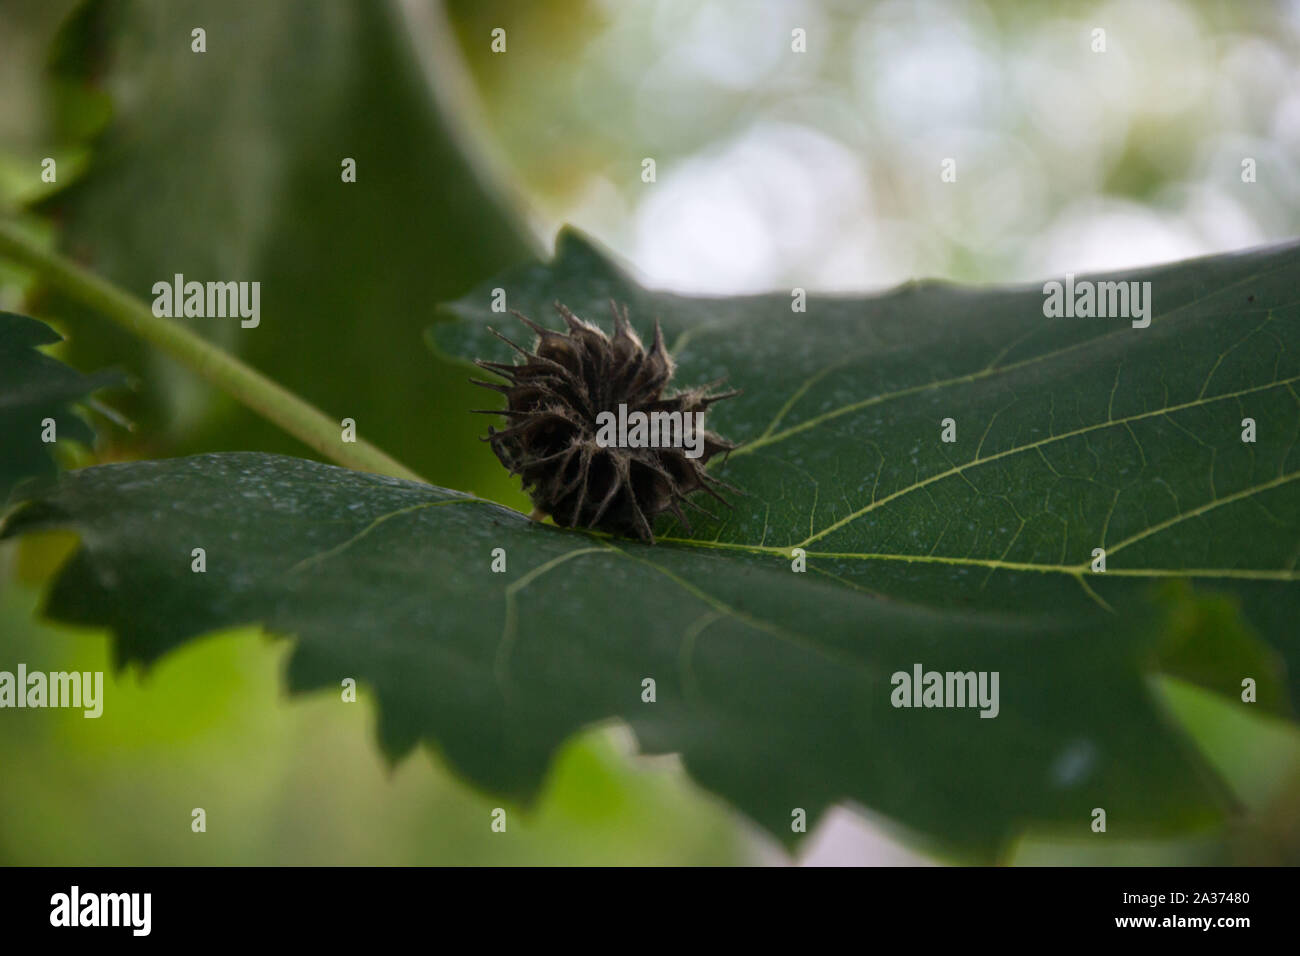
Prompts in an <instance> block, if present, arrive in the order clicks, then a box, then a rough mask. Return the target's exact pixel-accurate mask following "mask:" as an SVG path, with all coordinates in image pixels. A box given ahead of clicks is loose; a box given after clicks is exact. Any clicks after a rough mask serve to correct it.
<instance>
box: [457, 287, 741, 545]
mask: <svg viewBox="0 0 1300 956" xmlns="http://www.w3.org/2000/svg"><path fill="white" fill-rule="evenodd" d="M610 307H611V308H612V309H613V312H614V335H613V336H612V337H610V336H607V335H606V334H605V333H604V332H603V331H601V330H600V329H599V328H597V327H596V326H594V325H591V324H590V323H588V322H584V321H583V320H582V319H580V318H578V317H577V316H576V315H574V314H573V312H572V311H570V310H569V309H568V308H566V307H565V306H563V305H561V304H560V303H559V302H557V303H555V309H556V311H557V312H559V314H560V317H561V318H562V319H563V320H564V323H565V326H566V329H565V330H564V331H555V330H553V329H548V328H545V327H543V326H541V325H538V324H537V323H535V322H533V321H532V320H531V319H529V318H527V317H526V316H524V315H521V314H520V313H518V312H514V313H513V314H514V316H515V317H516V318H518V319H519V321H520V322H522V323H523V324H524V325H526V326H527V327H528V328H529V329H531V330H532V332H533V333H534V334H535V335H536V342H535V343H534V345H533V348H532V351H529V350H527V349H524V348H523V347H521V346H519V345H516V344H515V343H514V342H512V341H510V339H508V338H506V337H505V336H504V335H501V333H499V332H497V331H496V330H495V329H493V330H491V331H492V333H493V334H494V335H496V336H497V337H498V338H500V339H502V340H503V341H504V342H506V344H508V345H509V346H510V347H511V348H512V349H514V350H515V352H516V353H518V356H519V361H517V362H516V363H515V364H513V365H506V364H503V363H500V362H486V361H483V360H482V359H479V360H477V361H476V364H477V365H478V366H479V367H480V368H484V369H487V370H488V371H490V372H492V373H493V374H495V375H498V376H500V377H501V378H503V379H504V380H505V381H506V382H507V383H508V384H505V385H502V384H498V383H495V382H482V381H478V380H477V379H471V380H470V381H472V382H474V384H476V385H481V386H483V387H484V388H490V389H492V390H493V391H497V392H501V393H502V394H504V395H505V397H506V407H505V408H504V409H500V410H493V411H486V410H484V411H486V413H487V414H495V415H503V416H505V418H506V427H505V428H502V429H496V428H489V429H488V435H487V438H486V439H485V440H486V441H488V442H490V443H491V444H492V450H493V451H494V452H496V456H497V458H499V459H500V460H501V463H502V464H503V465H505V466H506V468H507V469H508V470H509V471H510V473H511V474H515V475H520V476H521V477H522V479H523V486H524V490H525V491H526V492H527V493H528V495H529V496H530V497H531V498H532V500H533V504H534V506H535V507H536V509H537V510H538V511H540V512H543V513H545V514H548V515H550V516H551V517H552V518H553V519H554V521H555V523H556V524H558V525H563V526H564V527H570V528H594V529H597V530H600V531H607V532H610V533H612V534H620V535H626V536H629V537H636V538H640V539H642V540H643V541H651V542H653V541H654V532H653V531H652V530H651V528H652V525H653V524H654V519H655V518H656V516H658V515H659V514H661V513H662V512H664V511H668V512H671V513H672V514H673V515H675V516H676V517H677V518H678V519H679V520H680V521H681V522H682V523H683V524H685V525H686V526H687V527H689V526H690V525H689V523H688V522H687V520H686V515H685V514H684V513H683V512H682V507H681V506H682V505H683V504H686V505H688V506H690V507H694V508H696V509H697V510H700V511H705V509H703V508H700V507H699V506H698V505H697V504H694V503H693V502H691V501H689V500H688V496H690V495H692V494H693V493H695V492H698V491H702V492H705V493H706V494H708V495H711V496H712V497H714V498H716V499H717V500H718V501H720V502H722V503H723V504H727V500H726V499H725V498H724V497H723V496H722V495H721V494H720V493H719V489H720V488H727V489H730V490H735V489H732V488H731V486H730V485H727V484H726V483H725V482H723V481H720V480H719V479H717V478H714V477H713V476H712V475H709V474H708V473H707V472H706V471H705V470H704V466H705V464H707V463H708V461H709V459H710V458H712V457H713V456H714V455H717V454H718V453H720V452H724V453H725V452H728V451H730V450H731V449H733V448H735V447H736V446H735V445H733V444H732V443H731V442H729V441H727V440H726V439H725V438H722V437H720V436H719V435H716V434H714V433H712V432H708V431H706V432H704V434H703V436H702V445H703V448H702V452H701V454H700V456H699V457H698V458H688V457H687V455H686V451H685V449H683V448H622V447H601V446H600V445H599V444H598V443H597V441H596V434H597V431H598V426H597V416H598V415H599V414H600V413H601V412H604V411H608V412H613V413H615V414H617V410H618V406H619V405H620V404H625V405H626V406H627V410H628V412H629V413H631V412H634V411H641V412H645V413H647V414H649V413H651V412H682V413H684V414H683V421H684V420H685V413H695V412H704V411H706V410H707V409H708V407H709V406H710V405H712V404H713V403H714V402H717V401H720V400H722V399H724V398H730V397H731V396H732V395H735V394H737V393H736V392H734V391H733V392H723V393H717V394H715V393H713V388H714V387H716V386H717V385H718V384H720V383H719V382H711V383H709V384H708V385H702V386H699V387H697V388H691V389H687V390H685V391H681V392H674V393H673V394H665V390H666V389H667V387H668V383H669V381H670V380H671V379H672V377H673V361H672V357H671V356H669V354H668V350H667V349H666V348H665V347H664V339H663V332H662V330H661V329H660V328H659V323H658V322H656V323H655V336H654V341H653V342H652V343H651V345H650V348H649V349H646V347H645V346H644V345H642V343H641V340H640V338H638V337H637V334H636V332H635V331H633V329H632V326H631V324H630V322H629V319H628V310H627V306H624V307H623V309H622V311H620V310H619V308H618V306H617V305H616V304H615V303H613V302H611V303H610ZM705 513H706V514H708V512H707V511H705Z"/></svg>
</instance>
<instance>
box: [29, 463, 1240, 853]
mask: <svg viewBox="0 0 1300 956" xmlns="http://www.w3.org/2000/svg"><path fill="white" fill-rule="evenodd" d="M53 527H68V528H71V529H73V530H75V531H76V532H78V533H79V534H80V535H81V538H82V541H83V544H84V547H83V550H81V551H79V552H78V553H77V554H76V556H75V557H74V558H73V559H72V560H71V561H70V562H69V564H68V566H67V567H66V568H65V569H64V570H63V572H62V573H61V575H60V576H59V578H58V581H57V582H56V584H55V586H54V589H53V592H52V594H51V596H50V599H49V604H48V613H49V614H51V615H52V616H53V617H55V618H56V619H58V620H60V621H64V622H68V623H73V624H93V625H102V626H108V627H110V628H111V629H112V630H113V631H114V633H115V634H116V641H115V643H114V651H115V657H116V658H117V659H118V660H119V661H121V662H134V661H139V662H150V661H153V660H156V659H157V658H158V657H159V656H160V655H162V654H164V653H166V652H167V651H168V650H169V649H171V648H174V647H176V646H178V645H179V644H181V643H183V642H184V641H185V640H186V639H187V638H190V637H192V636H194V635H198V634H203V633H207V632H211V631H216V630H220V629H223V628H227V627H230V626H232V625H235V624H242V623H250V622H257V623H261V624H263V625H264V626H265V627H266V628H268V629H269V630H271V631H273V632H277V633H282V634H292V635H295V636H296V637H297V642H296V645H295V648H294V652H293V656H292V658H291V661H290V664H289V668H288V679H289V683H290V685H291V687H292V688H293V689H295V690H307V689H313V688H330V687H332V688H334V689H335V690H336V691H337V689H338V688H339V686H340V683H341V681H342V680H343V679H344V678H347V677H352V678H355V679H357V680H359V681H361V682H363V683H366V684H368V685H370V686H371V687H373V689H374V691H375V693H376V696H377V699H378V702H379V709H380V736H381V739H382V741H383V744H384V747H385V749H386V751H387V752H388V753H390V754H393V755H398V754H401V753H404V752H405V751H407V750H408V749H410V748H411V747H412V746H414V744H415V743H416V742H417V740H419V739H421V738H428V739H431V740H433V741H436V743H437V744H438V746H439V747H440V749H441V751H442V752H443V754H444V755H445V756H446V757H447V759H448V760H449V761H450V762H451V764H452V765H453V766H455V767H456V768H458V769H459V770H460V771H461V772H463V773H465V774H467V775H468V776H469V777H470V778H471V779H472V780H473V781H474V782H476V783H478V784H479V785H481V786H484V787H487V788H489V789H491V790H492V791H494V792H501V793H504V794H507V795H509V796H511V797H514V798H516V799H519V800H527V799H530V798H531V797H532V796H534V795H535V794H536V793H537V792H538V790H539V788H540V786H541V784H542V781H543V778H544V775H545V773H546V771H547V766H548V763H549V761H550V759H551V757H552V755H553V754H554V753H555V752H556V750H557V748H559V747H560V745H561V743H562V742H563V741H564V740H565V739H566V738H567V737H569V736H570V735H571V734H573V733H574V732H576V731H578V730H579V729H580V728H582V727H584V726H587V725H590V724H593V723H595V722H598V721H602V720H606V719H609V718H612V717H619V718H622V719H623V720H624V721H626V722H627V723H628V724H629V725H630V726H631V727H632V729H633V730H634V731H635V733H636V735H637V738H638V740H639V741H640V745H641V747H642V749H643V750H645V751H647V752H652V753H659V752H668V751H677V752H680V753H681V754H682V758H683V760H684V762H685V764H686V767H687V768H688V770H689V771H690V772H691V773H692V775H693V776H694V777H695V778H696V779H697V780H698V781H699V782H700V783H702V784H703V785H704V786H706V787H708V788H710V789H712V790H714V791H715V792H718V793H720V794H722V795H724V796H725V797H727V798H728V799H729V800H730V801H731V802H732V803H734V804H735V805H737V806H738V807H740V808H741V809H743V810H744V811H745V812H746V813H748V814H749V815H750V816H752V817H753V818H754V819H755V820H757V821H758V822H759V823H761V824H762V825H763V826H764V827H766V828H767V829H768V830H770V831H771V832H773V833H774V834H777V835H780V836H784V837H786V838H791V837H792V834H791V821H792V811H794V809H795V808H803V809H804V810H806V811H807V813H808V817H809V826H810V828H811V826H812V825H813V824H815V822H816V820H817V818H818V817H819V815H820V814H821V813H822V812H823V811H824V810H825V809H826V808H828V807H829V806H830V805H832V804H833V803H835V802H837V801H840V800H845V799H847V800H851V801H855V802H858V803H861V804H863V805H866V806H869V807H871V808H872V809H874V810H877V811H879V812H883V813H885V814H887V815H889V816H890V817H892V818H894V819H896V820H898V821H901V822H903V823H905V824H907V825H908V826H910V827H912V828H914V829H916V830H919V831H922V832H924V833H925V834H927V835H929V836H930V837H932V838H937V839H938V840H939V841H941V843H942V845H944V846H945V847H947V848H949V849H954V850H957V851H958V852H961V853H965V854H973V855H977V856H980V857H984V858H987V857H989V856H991V855H992V854H994V853H995V852H996V851H997V850H998V849H999V848H1000V847H1002V846H1003V845H1005V843H1006V841H1007V840H1008V838H1009V837H1011V836H1012V835H1013V834H1014V833H1015V832H1016V831H1017V830H1018V829H1019V828H1020V827H1021V826H1024V825H1026V824H1028V823H1031V822H1032V823H1037V824H1041V825H1055V826H1057V827H1069V828H1071V829H1075V830H1082V829H1083V828H1085V827H1086V826H1087V825H1088V822H1089V813H1090V811H1091V809H1092V808H1093V807H1095V806H1105V807H1106V808H1107V809H1108V811H1109V812H1110V813H1111V815H1112V820H1113V821H1114V822H1113V823H1112V831H1113V832H1122V833H1123V834H1126V835H1130V836H1131V835H1135V834H1143V833H1165V832H1171V831H1177V830H1179V829H1183V828H1187V827H1191V826H1194V825H1197V824H1204V823H1207V822H1209V821H1211V820H1213V819H1216V818H1217V816H1218V814H1219V813H1220V812H1221V811H1222V809H1223V807H1224V806H1225V798H1224V795H1223V793H1222V791H1221V790H1220V789H1219V788H1218V786H1217V785H1216V784H1215V782H1214V780H1213V779H1212V777H1211V776H1210V775H1209V774H1208V773H1206V772H1205V771H1204V768H1203V767H1202V765H1201V764H1200V763H1199V761H1198V760H1197V759H1196V758H1195V756H1194V755H1193V754H1192V753H1190V751H1189V749H1188V748H1186V747H1185V746H1184V745H1183V743H1182V741H1181V740H1180V737H1179V735H1178V733H1177V732H1176V731H1175V730H1173V729H1172V728H1171V727H1169V726H1168V725H1167V723H1166V721H1165V719H1164V718H1163V717H1162V715H1161V714H1160V713H1159V712H1158V710H1157V709H1156V708H1154V707H1153V706H1152V704H1151V702H1150V700H1149V697H1148V694H1147V692H1146V690H1145V687H1144V685H1143V682H1142V679H1141V675H1140V672H1139V667H1138V666H1137V654H1138V651H1139V649H1140V648H1141V647H1142V645H1143V643H1144V642H1143V640H1141V639H1140V638H1139V637H1138V636H1137V635H1138V634H1139V633H1141V628H1140V624H1141V623H1143V622H1142V621H1141V620H1140V619H1139V618H1134V619H1131V620H1129V621H1127V622H1116V623H1115V624H1113V625H1112V626H1110V627H1108V628H1106V629H1104V630H1102V631H1100V632H1099V633H1098V632H1097V631H1096V629H1095V624H1096V622H1095V621H1093V620H1086V619H1085V620H1078V619H1076V617H1075V616H1074V615H1064V616H1062V615H1055V616H1049V615H1046V614H1031V613H1017V614H1013V613H1009V612H973V611H967V610H944V609H941V608H931V607H923V606H920V605H917V604H909V603H906V602H901V601H883V600H880V599H878V598H876V597H874V596H872V595H870V594H868V593H866V592H865V591H864V590H863V589H861V588H857V587H849V586H844V585H843V584H842V583H840V582H837V581H833V580H830V579H827V578H825V577H823V576H821V575H816V574H792V573H791V572H790V569H789V566H788V564H787V562H786V561H785V560H784V559H778V560H774V559H773V558H772V556H770V555H766V554H756V553H746V552H740V551H737V552H734V553H726V554H724V553H721V552H718V551H715V550H711V549H707V548H698V547H693V546H690V545H687V544H680V545H660V546H649V545H642V544H638V543H634V542H625V541H620V540H611V539H600V538H593V537H590V536H588V535H584V534H581V533H575V532H570V531H564V530H561V529H557V528H553V527H549V526H546V525H541V524H537V523H534V522H532V521H529V520H528V519H526V518H525V517H523V516H522V515H520V514H518V513H516V512H512V511H509V510H507V509H504V508H502V507H500V506H498V505H495V504H491V503H488V502H483V501H480V500H477V499H473V498H470V497H467V496H464V495H460V494H458V493H456V492H450V491H445V490H443V489H439V488H434V487H431V486H426V485H419V484H413V483H409V482H403V481H400V480H397V479H391V478H384V477H379V476H374V475H367V474H362V473H359V472H352V471H347V470H344V469H340V468H335V467H332V466H326V465H321V464H317V463H314V462H308V461H304V460H300V459H291V458H283V457H278V456H266V455H260V454H253V453H244V454H219V455H202V456H196V457H191V458H184V459H173V460H168V461H158V462H139V463H132V464H125V465H106V466H101V467H96V468H88V469H84V470H81V471H78V472H73V473H69V474H68V475H66V476H64V478H63V479H62V480H61V482H60V485H59V487H58V488H57V489H56V490H54V491H53V492H52V493H51V494H49V495H47V496H45V497H43V498H42V499H41V500H39V501H38V502H36V503H34V504H31V505H28V506H27V507H26V508H25V509H24V510H22V511H20V512H19V513H18V515H16V516H15V518H14V519H13V520H12V521H11V522H10V525H9V527H8V528H7V529H6V534H17V533H23V532H27V531H34V530H42V529H48V528H53ZM195 547H202V548H204V549H205V552H206V572H205V573H193V572H192V571H191V549H193V548H195ZM495 548H503V549H505V554H506V559H507V570H506V571H505V572H504V573H493V572H492V571H491V570H490V566H491V563H492V560H493V549H495ZM914 661H920V662H923V663H924V665H925V666H926V667H927V668H928V669H940V670H947V669H960V670H967V669H971V668H975V669H990V670H997V671H999V672H1000V674H1001V678H1000V680H1001V689H1002V691H1001V713H1000V714H999V716H997V717H996V719H991V720H987V719H981V718H980V717H979V715H978V713H977V712H976V711H975V710H973V709H949V710H899V709H895V708H894V707H892V706H891V704H890V692H891V681H890V676H891V673H892V672H893V671H895V670H898V669H905V670H910V669H911V666H912V663H913V662H914ZM645 678H653V679H654V680H655V681H656V685H657V686H656V700H655V702H653V703H647V702H644V701H643V699H642V693H643V683H642V682H643V680H644V679H645Z"/></svg>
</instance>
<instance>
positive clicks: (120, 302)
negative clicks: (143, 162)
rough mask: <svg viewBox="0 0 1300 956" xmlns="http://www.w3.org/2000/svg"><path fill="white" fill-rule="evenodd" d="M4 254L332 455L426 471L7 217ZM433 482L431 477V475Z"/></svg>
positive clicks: (395, 470)
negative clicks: (347, 432)
mask: <svg viewBox="0 0 1300 956" xmlns="http://www.w3.org/2000/svg"><path fill="white" fill-rule="evenodd" d="M0 256H5V257H7V258H9V259H12V260H13V261H14V262H16V263H18V264H20V265H24V266H27V267H28V268H30V269H32V270H33V271H35V272H36V273H37V274H38V275H40V276H41V277H42V278H43V279H45V280H46V281H47V282H48V283H50V285H52V286H54V287H55V288H57V289H59V290H60V291H62V292H64V293H65V294H67V295H68V296H70V297H71V298H73V299H75V300H76V301H78V302H80V303H82V304H83V305H86V306H89V307H90V308H91V309H93V310H94V311H96V312H98V313H100V314H101V315H104V316H106V317H107V318H109V319H112V320H113V321H114V322H116V323H117V324H118V325H120V326H122V327H123V328H125V329H126V330H127V331H128V332H131V333H132V334H134V335H136V336H139V337H140V338H142V339H144V340H145V341H146V342H148V343H150V344H151V345H154V346H156V347H157V348H158V349H160V350H161V351H163V352H165V353H166V354H168V355H170V356H171V357H172V358H174V359H176V360H177V361H178V362H180V363H181V364H182V365H184V366H185V367H186V368H188V369H190V370H191V371H193V372H194V373H196V374H197V375H199V376H201V377H203V378H205V379H207V380H208V381H209V382H211V383H212V384H213V385H215V386H217V388H219V389H221V390H222V391H224V392H225V393H226V394H228V395H230V396H231V397H232V398H234V399H235V400H236V401H239V402H242V403H243V404H245V405H247V406H248V407H249V408H251V409H252V410H253V411H255V412H257V413H258V414H259V415H261V416H263V417H264V418H266V419H267V420H269V421H271V422H273V423H275V424H276V425H278V426H279V427H280V428H283V429H284V430H285V431H286V432H288V433H289V434H290V435H292V436H293V437H294V438H297V439H298V440H299V441H301V442H303V443H304V444H306V445H308V446H310V447H311V448H313V449H314V450H316V451H317V452H319V453H320V454H322V455H324V456H325V457H326V458H329V459H330V460H332V461H335V462H337V463H338V464H340V465H343V466H345V467H348V468H355V469H357V470H358V471H370V472H376V473H379V474H384V475H394V476H396V477H398V478H406V479H409V480H411V481H419V482H424V479H423V478H421V477H420V476H419V475H417V474H415V472H413V471H411V470H410V469H409V468H407V467H406V466H405V465H403V464H402V463H401V462H399V461H396V460H395V459H393V458H390V457H389V456H388V455H386V454H385V453H384V452H382V451H380V450H379V449H378V448H376V447H375V446H374V445H371V444H369V443H367V442H364V441H361V440H360V439H358V440H357V441H356V442H346V443H345V442H344V441H342V431H341V428H340V425H339V423H338V422H336V421H335V420H334V419H332V418H329V417H328V416H327V415H325V414H324V413H323V412H321V411H320V410H319V409H317V408H316V407H314V406H312V405H310V404H308V403H307V402H305V401H303V400H302V399H301V398H299V397H298V396H297V395H295V394H293V393H292V392H290V391H289V390H288V389H286V388H284V387H282V386H280V385H278V384H276V383H275V382H273V381H271V379H269V378H267V377H266V376H265V375H263V374H262V373H261V372H259V371H257V370H256V369H254V368H253V367H251V366H249V365H246V364H244V363H243V362H241V361H240V360H239V359H237V358H235V357H234V356H233V355H230V354H229V353H227V352H224V351H222V350H221V349H219V348H217V347H216V346H215V345H213V344H212V343H211V342H209V341H207V340H206V339H204V338H202V337H201V336H199V335H195V334H194V333H193V332H191V331H190V330H189V329H187V328H185V327H184V326H182V325H180V324H179V323H177V322H173V321H172V320H170V319H165V318H159V317H158V316H156V315H154V314H153V311H152V310H151V309H150V308H149V307H148V306H147V305H145V303H144V302H142V301H141V300H139V299H137V298H135V297H134V296H131V295H129V294H127V293H126V292H123V291H122V290H121V289H119V288H117V287H116V286H115V285H113V284H112V283H110V282H108V281H106V280H104V279H102V278H100V277H99V276H97V275H95V274H94V273H92V272H90V271H88V270H86V269H83V268H81V267H80V266H78V265H77V264H76V263H74V262H72V261H70V260H68V259H66V258H64V257H63V256H61V255H59V254H58V253H55V252H49V251H46V250H44V249H42V248H41V247H40V246H39V245H37V244H36V243H35V242H33V241H32V240H31V239H29V238H27V237H26V236H24V235H23V234H22V233H21V232H19V231H18V230H17V229H15V228H13V227H12V226H10V225H9V224H7V223H6V224H0ZM425 483H426V484H427V482H425Z"/></svg>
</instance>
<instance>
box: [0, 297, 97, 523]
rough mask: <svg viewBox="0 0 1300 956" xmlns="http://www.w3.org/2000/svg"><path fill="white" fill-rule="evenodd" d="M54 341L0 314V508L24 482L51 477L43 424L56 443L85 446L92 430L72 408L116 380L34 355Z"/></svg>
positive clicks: (29, 322) (40, 327) (44, 330)
mask: <svg viewBox="0 0 1300 956" xmlns="http://www.w3.org/2000/svg"><path fill="white" fill-rule="evenodd" d="M59 341H61V339H60V337H59V334H58V333H57V332H55V331H54V330H53V329H51V328H50V327H49V326H48V325H44V324H42V323H40V322H37V321H36V320H35V319H29V318H27V317H26V316H23V315H14V314H13V313H11V312H0V506H3V505H4V504H5V503H6V502H7V501H8V500H9V497H10V495H11V493H12V492H13V490H14V489H15V488H16V487H17V486H18V484H19V483H20V482H22V481H24V480H25V479H28V478H37V477H48V476H50V475H53V474H54V472H55V464H54V459H53V458H51V457H50V452H51V449H52V444H51V443H47V442H46V441H44V440H43V439H42V434H43V433H44V432H45V431H46V427H45V425H44V424H43V423H44V422H45V420H46V419H53V420H54V427H55V433H54V434H55V437H56V438H57V439H58V440H64V439H72V440H74V441H79V442H83V443H84V444H87V445H89V444H91V443H92V442H93V441H94V440H95V433H94V431H93V430H92V429H91V427H90V426H89V425H88V424H87V423H86V422H85V421H83V420H82V419H81V418H79V417H78V416H77V415H76V414H75V413H74V412H73V411H72V408H73V406H74V405H76V404H77V403H79V402H81V401H82V400H84V399H85V398H87V397H88V396H89V395H90V393H91V392H93V391H95V390H96V389H99V388H103V387H105V386H107V385H112V384H116V383H118V382H120V381H121V376H119V375H116V374H114V373H111V372H100V373H98V374H96V375H82V374H81V373H80V372H78V371H76V370H75V369H71V368H68V366H66V365H64V364H63V363H62V362H60V361H58V360H57V359H53V358H51V357H50V356H48V355H46V354H45V353H44V352H41V351H39V347H40V346H42V345H52V344H54V343H55V342H59Z"/></svg>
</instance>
